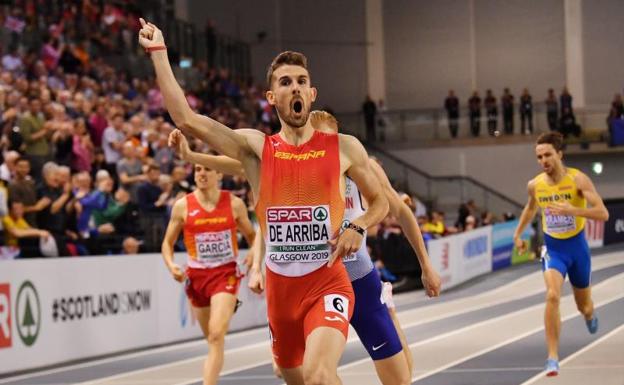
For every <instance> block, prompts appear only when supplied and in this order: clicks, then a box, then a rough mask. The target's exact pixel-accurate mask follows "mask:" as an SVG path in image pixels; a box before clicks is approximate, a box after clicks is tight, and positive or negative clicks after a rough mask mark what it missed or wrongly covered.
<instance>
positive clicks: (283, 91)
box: [139, 19, 388, 385]
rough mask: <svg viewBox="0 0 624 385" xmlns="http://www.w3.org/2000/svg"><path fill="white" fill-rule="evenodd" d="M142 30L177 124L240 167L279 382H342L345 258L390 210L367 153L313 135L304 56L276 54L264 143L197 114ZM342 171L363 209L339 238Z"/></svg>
mask: <svg viewBox="0 0 624 385" xmlns="http://www.w3.org/2000/svg"><path fill="white" fill-rule="evenodd" d="M141 25H142V28H141V31H140V32H139V43H140V44H141V45H142V46H143V47H144V48H145V49H146V50H147V51H148V52H149V53H150V55H151V59H152V63H153V64H154V68H155V71H156V79H157V81H158V85H159V87H160V90H161V92H162V94H163V99H164V102H165V107H166V108H167V110H168V112H169V114H170V115H171V117H172V119H173V121H174V122H175V124H176V126H178V128H180V129H181V130H182V131H183V132H184V133H186V134H190V135H192V136H195V137H197V138H200V139H201V140H203V141H205V142H206V143H208V144H209V145H210V146H211V147H213V148H214V149H215V150H217V151H218V152H219V153H221V154H223V155H225V156H228V157H230V158H234V159H237V160H239V161H240V162H241V163H242V165H243V168H244V169H245V174H246V175H247V177H248V180H249V183H250V185H251V188H252V190H253V193H254V197H255V199H256V204H257V206H256V214H257V215H258V217H259V218H260V222H261V223H260V225H261V229H262V231H263V237H264V239H265V241H266V245H267V253H266V255H267V259H266V264H267V281H266V291H267V306H268V317H269V324H270V328H271V333H272V343H273V344H272V345H273V353H274V355H275V356H276V357H275V360H276V361H277V364H278V365H279V366H280V368H281V369H282V370H281V371H282V374H283V375H284V379H285V380H286V382H287V383H288V384H289V385H294V384H304V383H305V384H330V385H331V384H340V383H341V382H340V379H339V378H338V376H337V367H338V361H339V360H340V356H341V355H342V352H343V350H344V346H345V342H346V338H345V337H346V332H347V327H348V323H349V317H350V315H351V312H352V309H353V290H352V288H351V285H350V282H349V278H348V276H347V274H346V271H345V269H344V265H343V264H342V257H344V256H345V255H347V254H351V253H353V252H355V251H356V250H358V249H359V247H360V246H361V244H362V234H364V229H365V228H367V227H369V226H370V225H372V224H375V223H378V222H379V221H380V220H381V219H382V218H383V217H384V216H385V215H386V213H387V211H388V201H387V199H386V198H385V196H384V195H383V193H382V189H381V186H380V184H379V182H378V181H377V180H376V179H375V178H374V177H373V176H372V175H373V174H372V173H371V171H370V167H369V162H368V155H367V154H366V150H364V147H363V146H362V145H361V143H360V142H359V141H358V140H357V139H355V138H354V137H352V136H349V135H342V134H324V133H320V132H317V131H315V130H314V128H313V126H312V124H311V123H310V121H309V120H308V117H309V115H310V111H311V106H312V103H313V102H314V100H315V99H316V89H315V88H314V87H312V86H311V85H310V74H309V72H308V70H307V59H306V57H305V56H304V55H302V54H300V53H297V52H290V51H288V52H283V53H281V54H279V55H278V56H277V57H276V58H275V59H274V60H273V62H272V63H271V65H270V67H269V70H268V73H267V83H268V86H269V90H268V91H267V93H266V97H267V101H268V102H269V104H271V105H272V106H275V108H276V109H277V112H278V115H279V118H280V122H281V126H282V129H281V131H280V133H279V134H276V135H273V136H270V137H267V136H265V135H264V134H263V133H262V132H260V131H257V130H253V129H243V130H231V129H230V128H228V127H226V126H224V125H223V124H221V123H219V122H217V121H215V120H213V119H210V118H208V117H206V116H202V115H199V114H196V113H194V112H193V110H192V109H191V108H190V107H189V105H188V102H187V101H186V98H185V97H184V92H183V91H182V89H181V88H180V86H179V85H178V83H177V82H176V80H175V77H174V75H173V72H172V70H171V66H170V64H169V60H168V57H167V50H166V46H165V44H164V38H163V36H162V32H161V31H160V30H159V29H158V28H157V27H156V26H154V25H153V24H147V23H145V21H144V20H143V19H141ZM345 174H348V176H349V177H350V178H351V179H352V180H353V181H354V182H355V184H356V185H357V187H358V189H359V190H360V192H361V193H362V195H363V197H364V198H365V199H366V201H367V202H368V203H369V207H368V210H367V211H366V212H365V213H364V214H363V215H361V216H360V217H358V218H355V219H354V220H353V221H351V223H350V225H349V226H348V227H347V229H345V231H343V232H342V233H339V229H340V225H341V221H342V217H343V211H344V193H345V179H344V175H345Z"/></svg>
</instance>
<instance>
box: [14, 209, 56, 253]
mask: <svg viewBox="0 0 624 385" xmlns="http://www.w3.org/2000/svg"><path fill="white" fill-rule="evenodd" d="M9 205H10V212H9V214H8V215H6V216H4V217H3V218H2V225H3V227H4V244H5V245H7V246H10V247H14V248H16V249H17V250H16V256H17V255H19V257H20V258H33V257H39V256H41V252H40V250H39V238H48V237H50V236H51V235H50V233H49V232H48V231H46V230H43V229H37V228H34V227H32V226H30V225H29V224H28V222H26V220H25V219H24V204H23V203H22V202H19V201H12V202H10V204H9Z"/></svg>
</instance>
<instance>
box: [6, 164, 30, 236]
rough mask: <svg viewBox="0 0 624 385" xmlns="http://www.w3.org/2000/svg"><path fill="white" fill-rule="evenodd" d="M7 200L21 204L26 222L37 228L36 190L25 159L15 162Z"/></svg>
mask: <svg viewBox="0 0 624 385" xmlns="http://www.w3.org/2000/svg"><path fill="white" fill-rule="evenodd" d="M9 199H11V200H14V201H18V202H21V203H23V204H24V218H25V219H26V222H28V224H29V225H31V226H32V227H37V214H36V212H37V208H36V203H37V190H36V186H35V182H34V180H33V179H32V178H31V176H30V161H29V160H28V159H27V158H18V159H17V160H16V161H15V176H14V178H13V181H11V183H9Z"/></svg>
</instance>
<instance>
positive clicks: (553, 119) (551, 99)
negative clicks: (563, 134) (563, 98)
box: [546, 88, 559, 131]
mask: <svg viewBox="0 0 624 385" xmlns="http://www.w3.org/2000/svg"><path fill="white" fill-rule="evenodd" d="M558 115H559V106H558V104H557V97H556V96H555V91H554V90H553V89H552V88H549V89H548V97H547V98H546V116H547V119H548V128H550V131H557V123H558V122H557V120H558V119H559V117H558Z"/></svg>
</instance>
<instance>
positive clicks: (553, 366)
mask: <svg viewBox="0 0 624 385" xmlns="http://www.w3.org/2000/svg"><path fill="white" fill-rule="evenodd" d="M545 370H546V376H547V377H554V376H556V375H558V374H559V361H557V360H555V359H554V358H549V359H547V360H546V367H545Z"/></svg>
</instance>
